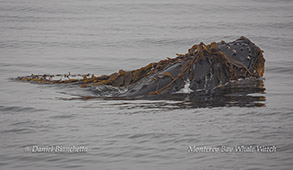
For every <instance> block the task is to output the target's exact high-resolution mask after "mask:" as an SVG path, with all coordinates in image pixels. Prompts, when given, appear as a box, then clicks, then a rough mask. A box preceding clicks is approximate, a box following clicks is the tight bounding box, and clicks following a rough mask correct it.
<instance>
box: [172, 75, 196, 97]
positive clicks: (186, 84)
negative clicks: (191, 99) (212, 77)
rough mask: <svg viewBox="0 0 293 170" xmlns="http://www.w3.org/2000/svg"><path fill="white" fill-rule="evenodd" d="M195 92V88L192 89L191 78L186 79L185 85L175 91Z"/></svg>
mask: <svg viewBox="0 0 293 170" xmlns="http://www.w3.org/2000/svg"><path fill="white" fill-rule="evenodd" d="M191 92H193V90H191V89H190V80H189V79H186V80H185V81H184V87H183V88H181V89H180V90H179V91H177V92H175V93H187V94H189V93H191Z"/></svg>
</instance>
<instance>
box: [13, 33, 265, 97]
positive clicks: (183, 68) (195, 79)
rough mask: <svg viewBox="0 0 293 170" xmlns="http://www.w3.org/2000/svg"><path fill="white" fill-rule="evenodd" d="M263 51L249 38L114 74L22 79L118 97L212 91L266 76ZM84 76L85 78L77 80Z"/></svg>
mask: <svg viewBox="0 0 293 170" xmlns="http://www.w3.org/2000/svg"><path fill="white" fill-rule="evenodd" d="M262 53H263V51H262V50H261V49H260V48H259V47H257V46H256V45H255V44H254V43H252V42H251V41H250V40H249V39H248V38H246V37H243V36H242V37H240V38H239V39H237V40H235V41H233V42H229V43H226V42H224V41H221V42H218V43H216V42H212V43H211V44H209V45H205V44H204V43H200V44H198V45H194V46H192V48H190V49H189V50H188V53H186V54H177V57H176V58H173V59H170V58H168V59H167V60H161V61H159V62H157V63H151V64H149V65H147V66H145V67H142V68H140V69H136V70H132V71H124V70H120V71H119V72H118V73H113V74H111V75H102V76H98V77H97V76H94V75H90V74H87V75H71V74H66V75H60V74H58V75H48V74H45V75H30V76H23V77H18V78H16V80H23V81H29V82H38V83H43V84H45V83H71V84H75V85H80V86H81V87H90V88H97V87H105V86H107V87H118V88H124V89H126V90H124V92H120V93H118V94H115V95H116V96H117V97H143V96H152V95H156V96H157V95H164V94H170V93H175V92H178V91H180V89H182V88H183V87H186V85H187V86H189V88H190V89H191V90H193V91H195V92H196V91H201V90H212V89H215V88H217V87H219V86H221V85H223V84H226V83H227V82H231V81H237V80H238V79H240V78H251V77H256V78H259V77H262V76H263V73H264V63H265V59H264V57H263V55H262ZM77 76H81V78H77Z"/></svg>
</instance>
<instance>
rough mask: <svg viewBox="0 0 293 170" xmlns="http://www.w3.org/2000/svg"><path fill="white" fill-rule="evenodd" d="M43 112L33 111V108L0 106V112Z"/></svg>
mask: <svg viewBox="0 0 293 170" xmlns="http://www.w3.org/2000/svg"><path fill="white" fill-rule="evenodd" d="M37 111H44V109H35V108H33V107H20V106H0V112H3V113H11V112H37Z"/></svg>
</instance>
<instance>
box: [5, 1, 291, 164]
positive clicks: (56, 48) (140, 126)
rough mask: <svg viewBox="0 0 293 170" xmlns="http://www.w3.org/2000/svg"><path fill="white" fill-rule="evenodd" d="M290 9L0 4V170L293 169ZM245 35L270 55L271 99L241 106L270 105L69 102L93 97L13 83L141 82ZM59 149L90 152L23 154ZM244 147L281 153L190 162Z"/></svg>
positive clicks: (269, 5)
mask: <svg viewBox="0 0 293 170" xmlns="http://www.w3.org/2000/svg"><path fill="white" fill-rule="evenodd" d="M292 9H293V1H292V0H266V1H265V0H247V1H242V0H223V1H216V0H213V1H200V0H193V1H191V0H189V1H188V0H183V1H181V0H168V1H167V0H165V1H155V0H149V1H147V0H137V1H134V0H133V1H131V0H124V1H122V0H121V1H118V0H117V1H110V0H107V1H106V0H100V1H95V0H83V1H81V0H62V1H60V0H49V1H45V0H25V1H24V0H0V96H1V97H0V134H1V135H0V144H1V145H0V169H5V170H6V169H27V170H31V169H102V170H103V169H135V170H140V169H146V170H149V169H166V170H167V169H168V170H170V169H184V170H191V169H207V170H208V169H212V170H215V169H247V170H248V169H251V170H252V169H291V168H292V167H293V162H292V158H293V142H292V141H293V132H292V130H293V129H292V128H293V106H292V104H293V97H292V95H293V92H292V90H293V88H292V83H293V81H292V78H293V76H292V74H293V68H292V65H293V49H292V46H293V31H292V30H293V13H292ZM241 35H244V36H247V37H248V38H250V39H251V40H252V41H253V42H254V43H255V44H256V45H258V46H259V47H260V48H261V49H262V50H264V56H265V59H266V63H265V75H264V80H262V87H263V89H264V88H265V90H264V91H263V92H262V93H251V94H249V95H246V96H244V99H245V100H246V99H247V98H248V97H249V96H257V97H258V98H259V99H261V103H262V104H261V105H251V103H254V102H258V100H257V101H254V100H253V101H251V102H250V105H246V104H244V105H239V102H240V101H238V99H237V98H236V99H237V100H235V101H229V102H230V105H227V104H225V103H224V104H223V105H209V104H208V101H205V100H204V102H203V105H190V104H189V103H185V102H184V101H173V100H155V101H150V100H101V99H100V100H99V99H93V100H81V99H76V100H66V99H70V98H72V97H74V96H76V95H89V94H90V95H92V94H91V92H90V91H88V90H86V89H81V88H76V87H70V86H69V87H68V86H61V85H38V84H30V83H23V82H15V81H11V80H9V78H11V77H17V76H23V75H30V74H32V73H33V74H45V73H50V74H57V73H68V72H71V73H72V74H75V73H76V74H77V73H94V74H95V75H102V74H110V73H112V72H116V71H118V70H119V69H124V70H132V69H135V68H139V67H142V66H144V65H147V64H149V63H151V62H155V61H159V60H161V59H165V58H166V57H175V54H176V53H185V52H187V49H188V48H190V47H191V46H192V45H193V44H198V43H200V42H201V41H202V42H204V43H210V42H212V41H220V40H225V41H230V40H235V39H237V38H239V37H240V36H241ZM247 89H248V88H247ZM248 90H249V89H248ZM217 100H218V99H217ZM218 101H219V102H221V98H219V100H218ZM231 103H236V104H235V105H234V104H231ZM237 103H238V105H237ZM258 106H261V107H258ZM56 145H57V146H64V147H70V146H84V147H87V152H82V153H68V152H62V153H58V152H57V153H56V152H55V153H52V152H50V153H44V152H43V153H32V152H31V151H30V150H26V149H27V147H31V148H32V147H33V146H39V147H46V146H56ZM242 145H243V146H253V147H256V146H267V145H270V146H274V147H276V151H274V152H269V153H263V152H252V153H247V152H233V153H230V154H229V153H223V152H217V153H211V152H208V153H200V152H195V151H194V152H190V150H189V146H192V147H193V146H195V147H200V146H206V147H215V148H216V147H219V148H220V147H221V146H228V147H234V146H242ZM28 149H29V148H28Z"/></svg>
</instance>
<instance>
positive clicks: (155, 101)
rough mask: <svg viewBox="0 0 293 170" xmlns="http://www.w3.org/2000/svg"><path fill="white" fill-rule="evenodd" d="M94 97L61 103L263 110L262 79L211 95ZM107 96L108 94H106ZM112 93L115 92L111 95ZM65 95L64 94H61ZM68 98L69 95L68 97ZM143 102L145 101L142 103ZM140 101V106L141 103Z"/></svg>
mask: <svg viewBox="0 0 293 170" xmlns="http://www.w3.org/2000/svg"><path fill="white" fill-rule="evenodd" d="M92 92H93V93H95V94H94V95H88V94H87V95H76V94H74V95H75V96H76V97H72V98H59V99H62V100H118V101H123V102H120V103H116V104H115V105H120V106H121V108H124V109H125V108H127V109H130V108H132V109H133V108H145V109H154V108H162V107H163V108H170V109H176V108H178V109H186V108H204V107H233V106H236V107H264V106H265V101H266V97H265V87H264V80H263V79H245V80H240V81H238V82H234V83H228V84H226V85H224V86H222V87H219V88H216V89H214V90H213V91H196V92H192V93H176V94H169V95H160V96H155V97H154V96H144V97H140V98H125V97H123V98H121V97H100V96H99V94H98V93H97V91H95V90H93V91H92ZM108 93H109V92H108ZM114 93H116V91H114ZM65 94H67V93H65ZM70 95H72V94H70ZM146 99H147V100H146ZM142 100H143V102H142Z"/></svg>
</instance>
